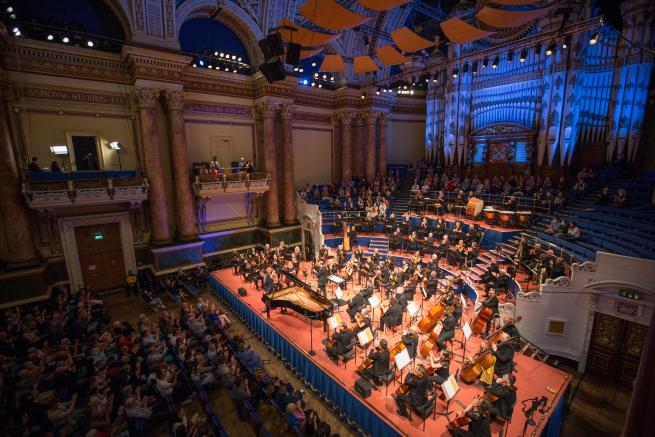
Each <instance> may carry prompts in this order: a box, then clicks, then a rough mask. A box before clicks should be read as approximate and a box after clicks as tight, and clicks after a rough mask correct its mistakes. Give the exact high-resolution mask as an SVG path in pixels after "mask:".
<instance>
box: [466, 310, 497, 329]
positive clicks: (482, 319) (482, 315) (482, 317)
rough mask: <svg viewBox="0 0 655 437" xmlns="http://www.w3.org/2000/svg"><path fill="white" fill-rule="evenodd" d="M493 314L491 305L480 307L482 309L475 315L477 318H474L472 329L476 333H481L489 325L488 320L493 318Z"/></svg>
mask: <svg viewBox="0 0 655 437" xmlns="http://www.w3.org/2000/svg"><path fill="white" fill-rule="evenodd" d="M492 316H493V310H492V309H491V307H485V306H483V307H482V308H480V311H478V313H477V314H476V315H475V318H474V319H473V323H472V325H471V331H472V332H473V333H474V334H477V335H480V334H481V333H482V331H483V330H484V328H485V326H487V320H489V319H491V317H492Z"/></svg>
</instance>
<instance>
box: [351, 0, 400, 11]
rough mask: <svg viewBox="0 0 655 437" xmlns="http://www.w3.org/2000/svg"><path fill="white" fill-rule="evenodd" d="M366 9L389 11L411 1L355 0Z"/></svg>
mask: <svg viewBox="0 0 655 437" xmlns="http://www.w3.org/2000/svg"><path fill="white" fill-rule="evenodd" d="M357 1H358V2H360V3H361V4H362V5H364V7H365V8H366V9H370V10H372V11H388V10H389V9H393V8H397V7H398V6H402V5H404V4H405V3H409V2H410V1H412V0H357Z"/></svg>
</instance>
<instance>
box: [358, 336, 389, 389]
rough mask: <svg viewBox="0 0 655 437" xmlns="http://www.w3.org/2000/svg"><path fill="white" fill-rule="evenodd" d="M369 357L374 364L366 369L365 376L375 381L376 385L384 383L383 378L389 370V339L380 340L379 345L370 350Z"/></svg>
mask: <svg viewBox="0 0 655 437" xmlns="http://www.w3.org/2000/svg"><path fill="white" fill-rule="evenodd" d="M368 357H369V358H370V359H371V360H373V364H372V365H371V366H370V367H368V368H367V369H365V370H364V372H363V376H364V377H365V378H367V379H369V380H370V381H372V382H373V384H375V385H376V386H380V385H382V378H385V377H386V375H387V373H388V372H389V349H388V348H387V341H386V340H380V344H379V346H378V347H376V348H374V349H373V350H372V351H371V352H369V354H368Z"/></svg>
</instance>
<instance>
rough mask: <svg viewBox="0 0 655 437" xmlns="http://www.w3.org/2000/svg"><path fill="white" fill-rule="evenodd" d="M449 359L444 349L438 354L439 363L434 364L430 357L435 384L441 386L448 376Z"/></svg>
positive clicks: (449, 356)
mask: <svg viewBox="0 0 655 437" xmlns="http://www.w3.org/2000/svg"><path fill="white" fill-rule="evenodd" d="M450 358H451V355H450V352H448V351H447V350H445V349H444V350H442V351H440V352H439V361H437V362H436V363H435V362H434V361H433V360H432V356H430V361H431V362H432V367H433V368H435V369H436V372H435V376H436V377H437V379H436V380H435V382H436V383H437V384H439V385H441V384H443V383H444V382H445V381H446V380H447V379H448V377H449V376H450Z"/></svg>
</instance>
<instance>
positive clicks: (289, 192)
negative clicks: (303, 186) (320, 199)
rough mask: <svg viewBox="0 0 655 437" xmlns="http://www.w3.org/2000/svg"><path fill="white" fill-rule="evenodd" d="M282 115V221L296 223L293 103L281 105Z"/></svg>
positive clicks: (289, 223) (288, 223)
mask: <svg viewBox="0 0 655 437" xmlns="http://www.w3.org/2000/svg"><path fill="white" fill-rule="evenodd" d="M280 116H281V117H282V138H283V141H282V153H280V155H281V156H282V160H283V161H282V169H283V173H282V208H283V211H282V223H284V224H285V225H292V224H294V223H296V197H295V193H296V190H295V187H294V185H293V184H294V181H293V105H280Z"/></svg>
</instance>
